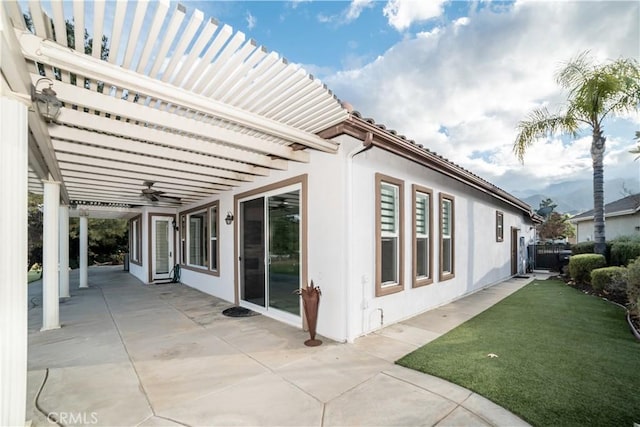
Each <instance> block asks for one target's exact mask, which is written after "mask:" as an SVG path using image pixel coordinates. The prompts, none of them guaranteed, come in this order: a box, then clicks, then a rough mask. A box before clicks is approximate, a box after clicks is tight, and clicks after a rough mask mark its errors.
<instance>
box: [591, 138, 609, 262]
mask: <svg viewBox="0 0 640 427" xmlns="http://www.w3.org/2000/svg"><path fill="white" fill-rule="evenodd" d="M605 142H606V138H604V137H603V136H602V131H601V130H600V126H597V125H596V126H594V127H593V140H592V142H591V159H592V161H593V239H594V242H595V246H594V252H595V253H597V254H602V255H604V253H605V250H606V247H607V246H606V244H605V234H604V165H603V159H604V144H605Z"/></svg>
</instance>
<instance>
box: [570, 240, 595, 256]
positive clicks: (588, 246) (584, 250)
mask: <svg viewBox="0 0 640 427" xmlns="http://www.w3.org/2000/svg"><path fill="white" fill-rule="evenodd" d="M593 247H594V242H580V243H576V244H575V245H573V246H571V254H572V255H578V254H592V253H593Z"/></svg>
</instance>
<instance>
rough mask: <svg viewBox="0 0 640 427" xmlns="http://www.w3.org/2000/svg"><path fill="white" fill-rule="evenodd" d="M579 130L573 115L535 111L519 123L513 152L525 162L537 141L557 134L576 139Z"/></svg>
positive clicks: (544, 110) (545, 110)
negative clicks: (527, 153) (531, 147)
mask: <svg viewBox="0 0 640 427" xmlns="http://www.w3.org/2000/svg"><path fill="white" fill-rule="evenodd" d="M578 128H579V127H578V120H577V119H576V117H574V116H573V115H571V114H566V113H565V114H551V113H550V112H549V111H548V110H547V109H546V108H539V109H536V110H533V111H532V112H531V113H529V115H528V116H527V118H526V119H525V120H522V121H520V122H519V123H518V136H517V137H516V140H515V142H514V144H513V152H514V153H515V155H516V156H517V157H518V160H520V161H521V162H523V161H524V154H525V152H526V151H527V149H528V148H529V147H530V146H531V145H532V144H533V143H534V142H535V141H536V140H537V139H539V138H543V137H545V136H548V135H554V134H556V133H562V134H568V135H571V137H573V138H575V137H576V136H577V132H578Z"/></svg>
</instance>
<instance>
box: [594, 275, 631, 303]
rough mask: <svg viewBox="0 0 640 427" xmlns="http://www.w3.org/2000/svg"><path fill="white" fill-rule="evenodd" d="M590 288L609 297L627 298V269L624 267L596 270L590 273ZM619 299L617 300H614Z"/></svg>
mask: <svg viewBox="0 0 640 427" xmlns="http://www.w3.org/2000/svg"><path fill="white" fill-rule="evenodd" d="M591 286H592V287H593V289H596V290H599V291H603V292H604V293H605V294H606V295H608V296H609V297H614V298H615V299H620V300H621V301H624V300H626V298H627V269H626V268H625V267H605V268H596V269H595V270H592V271H591ZM616 297H619V298H616Z"/></svg>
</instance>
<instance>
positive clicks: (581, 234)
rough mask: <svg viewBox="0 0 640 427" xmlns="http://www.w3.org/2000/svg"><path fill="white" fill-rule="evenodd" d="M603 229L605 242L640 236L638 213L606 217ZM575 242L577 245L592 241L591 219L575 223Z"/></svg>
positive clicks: (639, 217) (639, 216)
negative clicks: (605, 235)
mask: <svg viewBox="0 0 640 427" xmlns="http://www.w3.org/2000/svg"><path fill="white" fill-rule="evenodd" d="M605 227H606V228H605V230H606V233H607V240H611V239H615V238H616V237H620V236H640V212H636V213H634V214H628V215H618V216H612V215H611V216H606V218H605ZM576 240H577V242H578V243H580V242H588V241H592V240H593V219H591V220H586V221H579V222H576Z"/></svg>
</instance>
